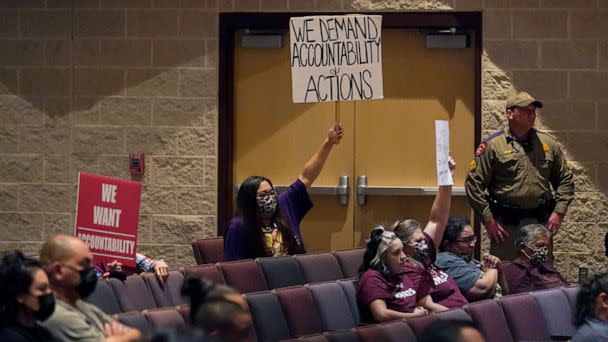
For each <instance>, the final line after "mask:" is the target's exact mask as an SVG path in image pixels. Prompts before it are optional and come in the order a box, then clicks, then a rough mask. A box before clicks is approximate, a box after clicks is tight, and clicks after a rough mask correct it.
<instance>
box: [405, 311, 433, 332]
mask: <svg viewBox="0 0 608 342" xmlns="http://www.w3.org/2000/svg"><path fill="white" fill-rule="evenodd" d="M437 319H438V318H437V316H435V315H424V316H420V317H416V318H410V319H407V320H405V322H406V323H407V325H409V327H410V328H411V329H412V331H413V332H414V334H415V335H416V337H420V336H422V333H423V332H424V330H426V328H428V326H429V325H431V324H433V322H435V321H436V320H437Z"/></svg>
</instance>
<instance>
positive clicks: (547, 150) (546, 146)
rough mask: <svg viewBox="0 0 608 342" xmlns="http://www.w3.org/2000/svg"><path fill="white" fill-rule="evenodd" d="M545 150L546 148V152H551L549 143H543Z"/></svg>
mask: <svg viewBox="0 0 608 342" xmlns="http://www.w3.org/2000/svg"><path fill="white" fill-rule="evenodd" d="M543 150H544V151H545V152H549V150H550V148H549V145H547V144H543Z"/></svg>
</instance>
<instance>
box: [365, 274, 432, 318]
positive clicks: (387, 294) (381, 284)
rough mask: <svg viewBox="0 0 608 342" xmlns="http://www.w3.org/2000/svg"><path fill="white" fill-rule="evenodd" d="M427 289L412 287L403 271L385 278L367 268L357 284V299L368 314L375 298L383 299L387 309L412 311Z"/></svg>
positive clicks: (426, 292)
mask: <svg viewBox="0 0 608 342" xmlns="http://www.w3.org/2000/svg"><path fill="white" fill-rule="evenodd" d="M428 285H430V284H428ZM429 290H430V287H428V286H427V287H421V288H416V287H414V284H413V283H412V281H411V280H410V279H409V278H408V277H407V276H406V275H405V274H403V273H402V274H398V275H395V276H392V277H390V279H386V278H384V276H382V274H380V272H378V271H376V270H372V269H369V270H367V271H365V273H363V275H361V278H360V279H359V282H358V284H357V301H358V302H359V304H360V305H361V306H362V308H364V309H365V310H364V311H365V312H364V313H366V314H368V315H369V304H370V303H371V302H373V301H374V300H377V299H382V300H384V301H385V302H386V307H387V308H388V309H391V310H395V311H399V312H414V309H416V307H417V306H418V301H419V300H420V299H421V298H424V297H425V296H426V295H427V294H429ZM370 317H371V315H370Z"/></svg>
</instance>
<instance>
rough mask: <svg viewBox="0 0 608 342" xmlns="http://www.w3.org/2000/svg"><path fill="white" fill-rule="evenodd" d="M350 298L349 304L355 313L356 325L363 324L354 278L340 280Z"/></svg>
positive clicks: (339, 282)
mask: <svg viewBox="0 0 608 342" xmlns="http://www.w3.org/2000/svg"><path fill="white" fill-rule="evenodd" d="M337 283H338V284H339V285H340V287H342V290H344V294H345V295H346V299H348V306H349V307H350V311H351V313H352V314H353V319H354V320H355V325H359V324H361V314H360V313H359V304H358V303H357V286H356V285H355V280H354V279H346V280H339V281H338V282H337Z"/></svg>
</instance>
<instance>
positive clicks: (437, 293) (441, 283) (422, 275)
mask: <svg viewBox="0 0 608 342" xmlns="http://www.w3.org/2000/svg"><path fill="white" fill-rule="evenodd" d="M423 234H424V240H425V241H426V243H427V244H428V246H429V252H430V253H429V256H430V259H431V260H430V261H431V264H430V265H429V266H428V267H426V268H425V267H421V266H418V265H414V264H412V263H410V262H406V263H405V266H404V270H405V274H407V276H408V278H410V279H411V280H412V282H413V283H414V287H416V288H418V287H419V286H430V287H431V298H433V301H434V302H435V303H437V304H441V305H443V306H445V307H447V308H449V309H452V308H459V307H461V306H463V305H465V304H468V303H469V302H468V301H467V299H466V298H465V297H464V296H463V295H462V293H461V292H460V289H459V288H458V284H456V281H454V279H453V278H452V277H450V276H449V275H448V274H447V273H445V272H444V271H442V270H441V269H440V268H439V267H437V266H436V265H435V260H436V259H437V255H436V253H435V243H434V242H433V239H432V238H431V237H430V236H429V235H428V234H426V233H423Z"/></svg>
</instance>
